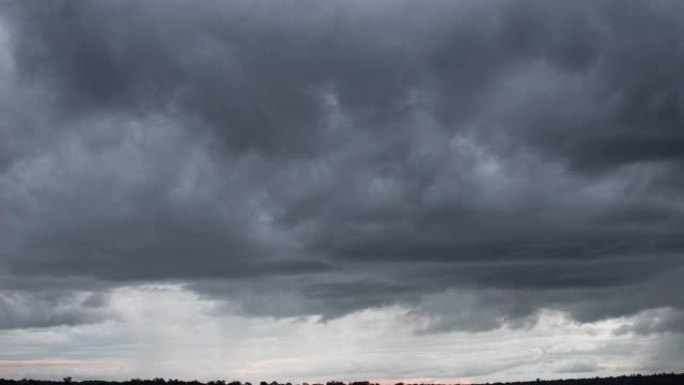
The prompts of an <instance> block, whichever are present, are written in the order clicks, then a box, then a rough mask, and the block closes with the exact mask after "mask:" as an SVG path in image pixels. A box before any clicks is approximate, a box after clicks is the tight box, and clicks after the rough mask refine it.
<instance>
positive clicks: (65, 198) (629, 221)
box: [0, 1, 684, 370]
mask: <svg viewBox="0 0 684 385" xmlns="http://www.w3.org/2000/svg"><path fill="white" fill-rule="evenodd" d="M681 7H682V5H681V4H680V3H678V2H675V1H652V2H636V1H626V2H625V1H620V2H618V1H591V2H589V1H579V2H573V3H572V4H570V3H563V4H561V3H551V2H543V1H530V2H525V3H515V4H514V3H508V2H486V3H485V2H475V1H472V2H468V1H464V2H441V1H429V2H421V3H414V2H392V4H389V3H384V2H372V3H368V2H362V1H352V2H335V1H333V2H325V3H316V2H301V1H300V2H280V3H277V4H268V5H267V4H265V3H260V2H253V1H244V2H243V1H236V2H230V3H225V2H218V1H206V2H202V3H199V4H198V3H191V2H189V1H164V2H156V1H149V2H144V3H140V2H132V1H121V2H97V3H85V2H67V1H52V2H49V3H44V2H40V3H39V2H36V1H21V2H18V1H17V2H9V3H6V4H3V5H2V8H1V12H2V18H0V20H1V25H2V28H1V29H2V33H0V37H2V39H0V41H1V42H2V53H1V54H0V71H1V75H0V82H1V83H2V87H1V88H0V111H2V114H3V116H4V117H5V119H3V122H1V123H0V230H1V232H0V242H1V243H2V245H3V247H2V250H1V251H0V275H1V276H6V277H8V279H7V280H5V283H3V284H2V285H3V286H2V288H1V290H2V292H1V293H10V292H11V291H12V290H20V289H21V288H20V286H22V285H24V286H25V285H26V282H31V290H33V291H35V292H37V293H38V294H32V295H43V294H41V292H47V291H50V290H54V289H55V288H56V287H59V288H61V289H62V290H67V291H72V292H79V291H92V292H96V293H98V292H106V290H108V289H110V288H115V287H121V286H126V285H135V284H139V283H149V282H177V283H182V284H185V285H186V287H188V288H190V289H192V290H194V291H196V292H198V293H200V294H202V295H207V296H210V297H212V298H216V299H225V300H229V301H231V303H236V304H238V307H239V309H241V311H243V312H245V313H246V314H249V315H266V316H276V317H284V316H301V315H320V316H321V317H322V318H323V319H330V318H336V317H340V316H342V315H345V314H348V313H351V312H354V311H358V310H362V309H367V308H374V307H382V306H387V305H393V304H399V305H403V306H407V307H409V308H412V309H415V311H417V312H421V313H422V314H430V315H433V316H434V319H435V323H434V324H432V325H431V326H429V327H428V329H427V330H432V331H439V330H448V329H452V328H459V329H465V330H486V329H490V328H496V327H499V326H501V325H503V324H508V325H513V326H515V325H525V324H526V323H528V322H530V320H533V319H534V316H535V314H537V313H538V312H539V310H540V309H545V308H551V309H559V310H563V311H567V312H568V313H569V314H570V315H571V316H572V317H574V318H575V319H577V320H579V321H583V322H584V321H595V320H600V319H603V318H608V317H619V316H625V315H631V314H637V313H639V312H640V311H643V310H647V309H655V308H673V309H678V311H681V310H682V309H683V308H684V298H682V296H681V295H679V294H678V293H679V292H680V291H681V289H682V283H681V282H682V278H684V259H683V258H682V252H683V251H684V241H682V239H684V234H682V228H684V227H683V226H682V225H683V224H684V216H683V215H682V214H683V211H682V210H683V208H684V206H683V203H684V202H682V199H681V193H682V189H683V188H684V187H683V186H684V179H682V175H684V173H683V172H682V171H684V169H683V168H682V160H683V158H684V146H683V145H684V133H683V132H682V123H683V122H682V117H683V116H684V115H682V84H683V82H684V76H682V74H681V71H680V69H681V67H682V61H684V54H682V52H681V50H680V49H678V47H679V45H680V43H679V41H680V40H681V39H680V37H681V34H682V33H683V32H684V18H682V17H680V16H679V15H682V12H681V11H682V10H681V9H680V8H681ZM637 26H638V27H637ZM3 295H4V297H2V298H12V297H7V295H8V294H3ZM46 298H47V297H46ZM48 300H49V299H45V301H48ZM56 301H57V300H56ZM5 303H6V304H5ZM38 303H42V302H40V301H39V302H38ZM7 304H9V305H7ZM2 306H5V307H9V308H16V307H17V306H16V304H14V302H11V303H10V302H7V300H6V301H5V302H3V305H2ZM74 306H76V307H78V306H79V305H74ZM75 309H76V308H74V310H73V312H71V313H69V312H70V310H68V309H67V310H64V311H65V312H67V313H69V315H68V316H67V315H57V316H47V315H45V314H43V313H40V312H38V313H40V314H39V315H37V316H35V317H33V316H31V315H29V314H28V313H32V312H30V311H27V313H26V314H27V315H25V316H24V315H22V316H19V317H14V318H13V319H11V320H10V321H2V322H0V327H3V328H8V327H12V328H14V327H28V326H41V325H50V324H59V323H74V322H81V321H80V320H81V319H83V320H84V321H85V322H90V321H91V320H92V318H90V316H89V315H88V316H85V318H81V316H80V315H79V314H80V312H81V310H75ZM22 314H23V313H22ZM65 314H66V313H65ZM87 314H90V313H87ZM656 326H657V327H654V328H651V329H653V330H656V329H657V330H658V331H664V330H681V317H679V318H673V319H672V320H671V322H670V321H668V322H663V323H659V324H657V325H656ZM649 330H650V329H649ZM581 364H582V365H579V364H578V365H579V366H586V365H584V363H581ZM571 366H572V365H571ZM568 368H569V369H568ZM568 368H566V369H567V370H571V369H572V367H568ZM559 370H560V369H559Z"/></svg>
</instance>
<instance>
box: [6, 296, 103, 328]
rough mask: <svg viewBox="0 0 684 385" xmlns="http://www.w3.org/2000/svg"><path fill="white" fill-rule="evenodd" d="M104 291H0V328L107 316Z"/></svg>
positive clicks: (70, 322)
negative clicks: (104, 308)
mask: <svg viewBox="0 0 684 385" xmlns="http://www.w3.org/2000/svg"><path fill="white" fill-rule="evenodd" d="M105 302H106V297H105V295H104V294H98V293H83V292H52V293H31V292H26V291H16V290H12V291H5V290H2V291H0V330H2V329H15V328H37V327H47V326H59V325H77V324H83V323H95V322H99V321H102V320H104V319H105V318H106V317H107V314H106V312H104V311H103V305H104V304H105Z"/></svg>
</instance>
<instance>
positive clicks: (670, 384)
mask: <svg viewBox="0 0 684 385" xmlns="http://www.w3.org/2000/svg"><path fill="white" fill-rule="evenodd" d="M64 384H69V385H252V384H251V383H249V382H245V383H244V384H243V383H241V382H240V381H232V382H228V383H226V381H225V380H213V381H209V382H207V383H203V382H200V381H196V380H193V381H181V380H178V379H168V380H165V379H163V378H160V377H156V378H153V379H148V380H145V379H140V378H133V379H130V380H128V381H99V380H87V381H74V380H73V379H72V378H71V377H64V378H63V379H62V381H61V382H60V381H44V380H33V379H21V380H12V379H4V378H0V385H64ZM259 385H292V384H291V383H289V382H288V383H278V382H277V381H272V382H271V383H268V382H266V381H261V382H260V383H259ZM313 385H323V384H313ZM325 385H378V384H375V383H371V382H369V381H354V382H349V383H347V384H345V383H344V382H342V381H328V382H326V383H325ZM395 385H427V384H404V383H401V382H400V383H397V384H395ZM430 385H447V384H430ZM452 385H455V384H452ZM488 385H684V373H683V374H675V373H661V374H652V375H642V374H632V375H624V376H618V377H604V378H599V377H596V378H577V379H562V380H540V379H536V380H531V381H521V382H496V383H489V384H488Z"/></svg>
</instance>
